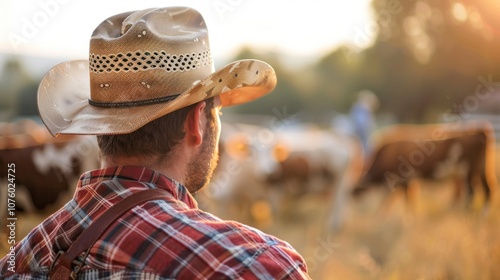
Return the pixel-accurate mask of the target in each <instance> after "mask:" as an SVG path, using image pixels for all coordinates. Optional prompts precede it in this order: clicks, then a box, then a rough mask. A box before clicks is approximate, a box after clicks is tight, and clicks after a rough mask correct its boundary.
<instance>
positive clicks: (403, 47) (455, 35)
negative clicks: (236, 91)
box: [234, 0, 500, 122]
mask: <svg viewBox="0 0 500 280" xmlns="http://www.w3.org/2000/svg"><path fill="white" fill-rule="evenodd" d="M372 8H373V11H374V13H375V22H374V23H373V25H370V26H366V28H364V30H363V28H361V30H358V34H357V35H356V36H357V37H358V38H355V39H356V40H357V41H358V42H360V41H362V40H364V37H367V33H368V32H372V29H373V26H375V27H377V29H378V32H377V35H376V38H375V41H374V43H373V44H372V45H371V46H369V47H367V48H364V49H360V48H358V47H357V46H356V45H345V46H341V47H339V48H337V49H335V50H333V51H332V52H331V53H329V54H327V55H326V56H324V57H322V58H321V59H319V60H318V61H317V62H315V63H314V64H312V65H308V66H306V67H303V68H301V69H288V68H286V67H284V66H283V63H280V61H279V60H278V59H277V57H276V56H275V55H274V54H259V53H252V52H251V51H250V50H248V49H245V50H243V51H242V52H241V53H240V54H239V55H238V57H237V58H252V57H253V58H255V57H257V58H260V59H262V60H264V61H268V62H269V63H270V64H271V65H273V67H275V70H276V72H277V75H278V86H277V88H276V90H275V93H274V94H271V95H269V96H266V97H264V98H262V99H260V100H257V101H256V102H254V103H250V104H246V105H243V106H239V107H235V109H234V110H236V111H238V112H243V113H256V112H257V113H262V114H270V112H271V111H272V109H273V108H282V107H283V106H287V108H288V112H290V113H294V112H297V111H305V112H309V113H311V114H315V113H317V112H323V111H325V110H327V111H328V110H334V111H339V112H347V111H348V110H349V108H350V106H351V105H352V103H353V102H354V101H355V99H356V94H355V93H356V92H358V91H360V90H362V89H369V90H371V91H373V92H374V93H375V94H376V95H377V96H378V97H379V98H380V110H379V112H385V113H390V114H393V115H394V116H395V117H396V119H397V120H398V121H400V122H428V121H436V120H437V119H438V118H439V116H440V115H441V114H443V113H445V112H454V113H461V112H460V111H461V110H464V106H463V105H464V102H467V101H469V102H470V101H471V99H469V100H467V99H466V98H467V97H468V96H474V94H475V93H476V89H477V88H478V86H479V85H480V84H481V81H480V79H479V77H483V82H484V80H486V81H488V82H497V84H496V86H497V87H498V85H500V36H499V35H500V2H498V1H493V0H477V1H463V2H459V1H453V0H441V1H433V0H420V1H403V0H373V2H372ZM363 32H365V34H363ZM356 40H355V41H356ZM483 86H484V87H483V88H482V90H486V86H485V85H483ZM472 101H474V100H472ZM475 105H476V104H470V106H469V107H468V108H469V109H471V108H472V109H475V108H476V107H477V106H475ZM497 113H500V112H497Z"/></svg>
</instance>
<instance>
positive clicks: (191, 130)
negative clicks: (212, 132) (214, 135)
mask: <svg viewBox="0 0 500 280" xmlns="http://www.w3.org/2000/svg"><path fill="white" fill-rule="evenodd" d="M206 106H207V104H206V103H205V101H201V102H198V103H197V104H196V106H195V107H194V108H193V109H192V110H191V111H189V113H188V115H187V118H186V122H185V125H184V126H185V127H184V129H185V131H186V139H187V141H188V143H189V144H192V145H195V146H198V145H200V144H201V143H202V141H203V134H204V133H205V131H204V129H205V125H204V123H205V122H206V121H207V120H206V119H205V107H206Z"/></svg>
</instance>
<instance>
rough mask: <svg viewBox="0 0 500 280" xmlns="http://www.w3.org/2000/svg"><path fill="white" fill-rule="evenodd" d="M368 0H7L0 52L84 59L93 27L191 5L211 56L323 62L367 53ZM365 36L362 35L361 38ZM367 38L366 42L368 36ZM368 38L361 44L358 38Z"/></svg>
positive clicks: (1, 14) (1, 9) (0, 21)
mask: <svg viewBox="0 0 500 280" xmlns="http://www.w3.org/2000/svg"><path fill="white" fill-rule="evenodd" d="M369 2H370V1H369V0H349V1H334V0H183V1H180V0H142V1H138V0H120V1H116V0H114V1H111V0H82V1H75V0H21V1H20V0H2V1H1V2H0V35H1V37H0V52H7V53H18V54H33V55H42V56H61V55H62V56H70V57H77V58H87V56H88V44H89V39H90V35H91V33H92V31H93V30H94V28H95V27H96V26H97V25H98V24H99V23H100V22H101V21H103V20H105V19H106V18H107V17H109V16H111V15H114V14H118V13H121V12H125V11H132V10H139V9H145V8H150V7H163V6H174V5H182V6H190V7H193V8H196V9H198V10H199V11H200V12H201V13H202V14H203V15H204V18H205V20H206V22H207V25H208V28H209V36H210V44H211V49H212V53H213V54H214V57H215V58H216V59H217V58H218V57H223V58H226V57H228V56H229V55H232V54H234V53H235V52H236V51H237V49H238V48H239V47H241V46H243V45H250V46H254V47H258V48H259V49H260V50H262V51H268V50H276V51H279V52H283V53H285V54H289V55H292V56H298V57H318V56H320V55H322V54H324V53H325V52H326V51H331V50H332V49H333V48H335V47H336V46H338V45H339V44H341V43H350V44H353V45H354V46H355V47H357V48H363V47H365V46H366V45H368V44H369V43H370V40H369V39H366V38H368V37H370V38H371V37H373V36H370V35H374V34H367V33H366V31H362V30H367V29H369V28H367V27H369V26H370V25H372V24H373V19H372V13H371V11H370V7H369ZM360 32H363V33H364V34H363V35H360ZM365 35H366V36H365ZM361 36H363V39H360V38H361Z"/></svg>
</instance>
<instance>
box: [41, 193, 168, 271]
mask: <svg viewBox="0 0 500 280" xmlns="http://www.w3.org/2000/svg"><path fill="white" fill-rule="evenodd" d="M167 195H168V192H167V191H165V190H162V189H150V190H145V191H141V192H138V193H135V194H133V195H131V196H129V197H127V198H125V199H123V200H122V201H120V202H118V203H117V204H115V205H113V206H111V208H109V209H108V210H106V211H105V212H104V213H103V214H101V216H99V217H98V218H97V219H96V220H94V221H93V222H92V223H91V224H90V225H89V226H88V227H87V228H86V229H84V230H83V232H82V233H81V234H80V236H79V237H78V238H77V239H76V240H75V242H73V244H71V246H70V247H69V249H68V251H66V252H64V251H59V253H58V254H57V256H56V259H55V260H54V262H53V264H52V266H51V269H50V271H49V279H54V280H59V279H74V278H76V273H77V272H76V273H75V272H74V271H73V268H72V264H73V262H74V261H75V259H76V258H77V257H78V256H79V255H80V254H81V253H83V252H85V251H87V253H88V250H90V248H91V247H92V246H93V245H94V243H95V242H96V241H97V240H99V238H100V237H101V235H103V234H104V232H105V231H106V230H107V229H108V228H109V226H111V224H112V223H113V222H114V221H116V220H117V219H118V218H119V217H120V216H122V215H123V214H125V213H126V212H127V211H128V210H130V209H132V208H133V207H134V206H137V205H140V204H141V203H143V202H146V201H150V200H158V199H165V197H166V196H167ZM81 266H83V264H80V267H79V269H80V268H81ZM79 269H78V270H79Z"/></svg>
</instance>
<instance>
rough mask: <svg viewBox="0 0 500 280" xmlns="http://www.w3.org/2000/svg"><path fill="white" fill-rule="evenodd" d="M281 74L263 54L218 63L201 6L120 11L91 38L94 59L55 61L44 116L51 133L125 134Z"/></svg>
mask: <svg viewBox="0 0 500 280" xmlns="http://www.w3.org/2000/svg"><path fill="white" fill-rule="evenodd" d="M275 85H276V75H275V73H274V70H273V69H272V67H271V66H269V65H268V64H266V63H264V62H262V61H259V60H240V61H236V62H233V63H230V64H228V65H226V66H225V67H223V68H221V69H219V70H217V71H214V64H213V60H212V57H211V53H210V47H209V40H208V31H207V27H206V24H205V21H204V19H203V17H202V16H201V14H200V13H198V12H197V11H196V10H194V9H191V8H185V7H171V8H159V9H147V10H142V11H135V12H128V13H122V14H119V15H115V16H112V17H110V18H108V19H106V20H105V21H103V22H102V23H101V24H100V25H99V26H97V28H96V29H95V31H94V33H93V34H92V37H91V39H90V55H89V60H88V61H83V60H80V61H69V62H65V63H62V64H59V65H57V66H55V67H54V68H53V69H51V70H50V71H49V72H48V73H47V74H46V75H45V77H44V78H43V79H42V82H41V83H40V87H39V90H38V107H39V111H40V116H41V117H42V120H43V121H44V123H45V125H46V126H47V128H48V129H49V131H50V132H51V133H52V134H53V135H57V134H96V135H99V134H122V133H129V132H132V131H134V130H136V129H138V128H140V127H141V126H143V125H145V124H146V123H148V122H150V121H152V120H154V119H156V118H159V117H161V116H163V115H165V114H168V113H170V112H172V111H175V110H178V109H180V108H183V107H186V106H189V105H191V104H194V103H196V102H199V101H202V100H204V99H207V98H210V97H214V96H216V95H220V98H221V103H222V106H229V105H236V104H241V103H244V102H248V101H251V100H254V99H256V98H258V97H260V96H262V95H264V94H267V93H269V92H270V91H271V90H272V89H273V88H274V87H275Z"/></svg>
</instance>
